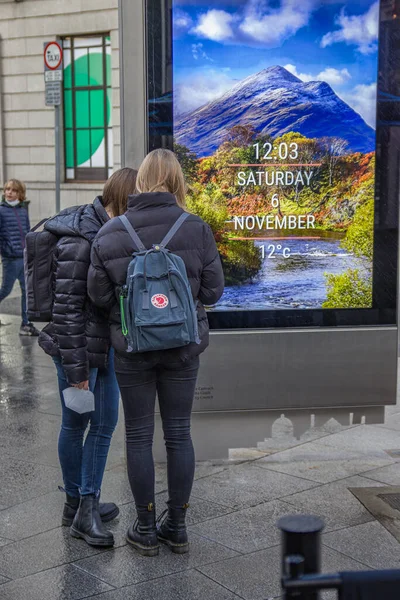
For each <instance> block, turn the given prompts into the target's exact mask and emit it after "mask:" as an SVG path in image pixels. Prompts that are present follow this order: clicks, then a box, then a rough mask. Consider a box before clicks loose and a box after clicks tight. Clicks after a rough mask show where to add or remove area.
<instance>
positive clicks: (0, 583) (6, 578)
mask: <svg viewBox="0 0 400 600" xmlns="http://www.w3.org/2000/svg"><path fill="white" fill-rule="evenodd" d="M7 581H10V579H8V577H3V576H2V575H0V585H3V583H7Z"/></svg>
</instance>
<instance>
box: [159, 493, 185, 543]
mask: <svg viewBox="0 0 400 600" xmlns="http://www.w3.org/2000/svg"><path fill="white" fill-rule="evenodd" d="M188 508H189V504H184V505H183V506H182V508H173V507H172V506H168V508H167V510H165V511H164V512H163V513H162V514H161V515H160V516H159V518H158V522H157V537H158V539H159V541H160V542H162V543H163V544H166V545H167V546H169V548H170V549H171V550H172V552H174V553H175V554H186V552H189V541H188V536H187V531H186V524H185V520H186V511H187V509H188Z"/></svg>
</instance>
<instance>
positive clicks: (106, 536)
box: [70, 495, 114, 546]
mask: <svg viewBox="0 0 400 600" xmlns="http://www.w3.org/2000/svg"><path fill="white" fill-rule="evenodd" d="M70 531H71V535H72V537H75V538H82V539H83V540H85V542H87V543H88V544H89V545H90V546H113V545H114V536H113V534H112V533H111V531H107V529H106V528H105V527H104V525H103V523H102V520H101V518H100V513H99V499H98V498H96V497H95V496H92V495H91V496H82V497H81V500H80V503H79V508H78V511H77V513H76V515H75V518H74V521H73V523H72V525H71V529H70Z"/></svg>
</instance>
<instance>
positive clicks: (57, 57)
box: [44, 42, 63, 71]
mask: <svg viewBox="0 0 400 600" xmlns="http://www.w3.org/2000/svg"><path fill="white" fill-rule="evenodd" d="M62 59H63V52H62V48H61V46H60V44H59V43H58V42H45V43H44V69H45V71H57V69H62Z"/></svg>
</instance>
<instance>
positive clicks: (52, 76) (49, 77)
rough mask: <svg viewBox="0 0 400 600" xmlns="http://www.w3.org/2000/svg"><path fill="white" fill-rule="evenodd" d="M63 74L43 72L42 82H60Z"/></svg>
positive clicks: (59, 72)
mask: <svg viewBox="0 0 400 600" xmlns="http://www.w3.org/2000/svg"><path fill="white" fill-rule="evenodd" d="M62 78H63V72H62V71H61V70H59V71H45V72H44V80H45V81H62Z"/></svg>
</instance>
